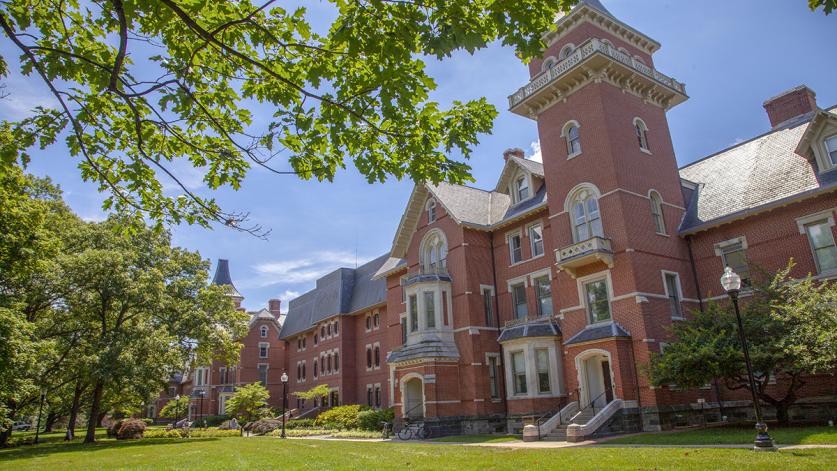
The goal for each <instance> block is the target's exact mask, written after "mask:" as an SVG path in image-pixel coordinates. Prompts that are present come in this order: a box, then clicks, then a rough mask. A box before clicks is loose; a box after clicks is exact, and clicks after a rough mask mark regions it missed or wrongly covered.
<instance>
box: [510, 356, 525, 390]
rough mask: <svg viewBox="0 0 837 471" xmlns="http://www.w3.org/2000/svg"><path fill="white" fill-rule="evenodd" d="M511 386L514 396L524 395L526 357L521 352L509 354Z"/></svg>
mask: <svg viewBox="0 0 837 471" xmlns="http://www.w3.org/2000/svg"><path fill="white" fill-rule="evenodd" d="M511 372H512V386H513V387H514V393H515V394H526V391H527V388H526V357H525V356H524V354H523V351H518V352H512V353H511Z"/></svg>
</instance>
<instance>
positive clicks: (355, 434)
mask: <svg viewBox="0 0 837 471" xmlns="http://www.w3.org/2000/svg"><path fill="white" fill-rule="evenodd" d="M331 436H332V437H336V438H381V432H370V431H367V430H341V431H339V432H334V433H332V434H331Z"/></svg>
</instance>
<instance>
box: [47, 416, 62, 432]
mask: <svg viewBox="0 0 837 471" xmlns="http://www.w3.org/2000/svg"><path fill="white" fill-rule="evenodd" d="M60 418H61V416H59V415H58V412H57V411H49V413H48V414H47V416H46V421H44V433H51V432H52V429H53V428H54V427H55V422H58V419H60Z"/></svg>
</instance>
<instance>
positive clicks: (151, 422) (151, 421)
mask: <svg viewBox="0 0 837 471" xmlns="http://www.w3.org/2000/svg"><path fill="white" fill-rule="evenodd" d="M142 421H143V422H145V425H151V424H153V423H154V419H149V418H145V419H142Z"/></svg>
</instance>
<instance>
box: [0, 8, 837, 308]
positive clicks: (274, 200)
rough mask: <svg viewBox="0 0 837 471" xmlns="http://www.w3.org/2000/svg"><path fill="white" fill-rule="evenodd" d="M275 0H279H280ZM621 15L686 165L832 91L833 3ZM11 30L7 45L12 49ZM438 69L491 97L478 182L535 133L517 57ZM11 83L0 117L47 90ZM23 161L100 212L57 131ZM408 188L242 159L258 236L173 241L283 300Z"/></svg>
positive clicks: (488, 183)
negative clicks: (776, 99)
mask: <svg viewBox="0 0 837 471" xmlns="http://www.w3.org/2000/svg"><path fill="white" fill-rule="evenodd" d="M280 3H281V2H280ZM305 3H306V4H307V5H308V6H309V11H310V14H311V15H312V16H313V18H312V20H313V21H314V22H315V23H320V24H324V23H327V20H328V19H329V18H330V17H331V15H332V13H331V12H329V11H328V4H324V3H322V2H315V1H311V2H305ZM603 3H604V5H605V6H606V7H607V8H608V9H609V10H610V11H611V12H612V13H613V14H614V15H615V16H616V17H617V18H619V19H621V20H622V21H624V22H626V23H628V24H630V25H631V26H633V27H634V28H636V29H638V30H640V31H642V32H643V33H645V34H647V35H649V36H651V37H652V38H654V39H656V40H657V41H659V42H660V43H661V44H662V48H661V49H660V51H658V52H657V53H656V55H655V65H656V66H657V68H658V69H659V70H660V71H661V72H663V73H665V74H667V75H669V76H672V77H675V78H676V79H677V80H679V81H681V82H684V83H685V84H686V90H687V93H688V94H689V96H690V99H689V100H688V101H687V102H685V103H684V104H681V105H679V106H677V107H676V108H674V109H673V110H671V111H670V112H669V115H668V116H669V124H670V128H671V134H672V138H673V141H674V149H675V152H676V155H677V160H678V162H679V163H680V165H684V164H686V163H689V162H691V161H694V160H696V159H699V158H701V157H704V156H706V155H709V154H711V153H714V152H717V151H719V150H721V149H724V148H726V147H729V146H730V145H733V144H735V143H736V142H740V141H741V140H745V139H749V138H751V137H753V136H755V135H758V134H761V133H763V132H765V131H767V130H768V128H769V123H768V120H767V115H766V114H765V112H764V110H763V108H762V103H763V101H764V100H765V99H766V98H769V97H771V96H773V95H776V94H777V93H779V92H782V91H784V90H786V89H789V88H792V87H794V86H797V85H799V84H803V83H804V84H806V85H808V86H809V87H810V88H812V89H813V90H814V91H815V92H816V93H817V102H818V104H819V105H820V106H821V107H827V106H832V105H835V104H837V61H835V56H834V45H835V44H837V14H833V15H831V16H828V17H826V16H825V15H823V13H822V12H816V13H812V12H811V11H810V10H808V8H807V1H806V0H783V1H778V0H773V1H769V2H765V1H763V0H761V1H759V0H746V1H745V0H740V1H739V0H726V1H723V0H722V1H717V0H713V1H700V2H683V1H655V0H604V1H603ZM7 43H8V41H2V42H1V43H0V53H2V54H3V56H4V57H12V56H16V55H17V53H16V52H14V51H12V50H10V48H9V45H8V44H7ZM428 72H429V73H430V75H431V76H432V77H434V78H435V79H436V82H437V84H438V88H437V90H436V91H435V92H434V93H433V95H432V96H433V99H435V100H437V101H439V102H441V103H442V104H449V103H450V102H451V101H452V100H467V99H476V98H479V97H482V96H485V97H487V99H488V100H489V101H490V102H492V103H493V104H494V105H495V106H496V107H497V109H498V110H499V111H500V115H499V117H498V118H497V120H496V122H495V127H494V131H493V133H492V134H491V135H486V136H482V137H481V141H480V144H479V146H477V148H476V150H475V152H474V155H473V157H472V160H471V162H470V163H471V165H472V166H473V167H474V177H475V178H476V180H477V182H476V186H478V187H481V188H489V187H493V185H494V183H495V179H496V177H497V176H498V175H499V172H500V170H501V168H502V163H503V159H502V151H503V150H504V149H506V148H508V147H522V148H524V149H526V150H527V152H529V153H532V152H533V149H534V148H535V147H536V145H537V129H536V126H535V123H534V121H531V120H528V119H525V118H522V117H519V116H517V115H513V114H511V113H509V112H508V111H507V110H506V108H507V96H508V95H509V94H510V93H512V92H513V91H514V90H516V89H517V88H518V87H520V86H522V85H524V84H525V83H526V82H527V79H528V73H527V68H526V66H524V65H523V64H521V63H520V62H519V61H518V60H517V59H516V58H515V57H514V54H513V52H512V51H511V50H510V49H508V48H502V47H499V46H493V47H490V48H488V49H486V50H483V51H480V52H479V53H477V54H475V55H473V56H471V55H469V54H465V53H462V54H456V55H455V56H454V57H453V58H450V59H447V60H445V61H442V62H437V61H435V60H433V59H431V60H428ZM6 83H7V85H8V91H9V92H11V93H12V95H11V97H9V98H8V99H6V100H2V101H0V118H1V119H15V118H19V117H21V116H24V115H25V114H26V113H27V110H29V109H31V107H33V106H36V105H38V104H49V103H50V100H49V98H48V97H47V95H46V91H45V89H44V88H43V86H42V85H41V83H40V82H39V81H38V80H37V79H35V78H33V77H32V78H30V77H21V76H20V75H16V74H12V75H10V77H9V78H8V80H7V81H6ZM32 157H33V158H32V163H31V164H30V166H29V171H30V172H32V173H35V174H37V175H49V176H50V177H52V178H53V180H54V181H56V182H57V183H59V184H60V185H61V187H62V188H63V189H64V192H65V199H66V200H67V202H68V203H69V204H70V206H71V207H72V208H73V209H74V210H75V211H76V212H77V213H78V214H79V215H81V216H82V217H84V218H86V219H90V220H97V219H101V218H103V217H104V213H103V212H102V211H101V208H100V205H101V201H102V199H103V196H102V195H100V194H99V193H97V191H96V187H95V186H94V185H92V184H88V183H84V182H82V181H81V178H80V176H79V172H78V170H77V169H76V168H75V165H76V164H77V162H76V161H75V159H72V158H70V157H68V153H67V151H66V148H65V147H64V146H63V144H62V145H56V146H53V147H51V148H49V149H46V150H44V151H39V150H34V151H33V152H32ZM181 170H182V172H183V173H182V174H181V175H185V180H186V182H187V183H188V184H189V185H190V186H192V187H194V188H198V189H199V188H200V187H201V181H200V175H199V174H198V173H197V172H195V171H190V169H188V168H186V169H181ZM411 189H412V182H410V181H401V182H399V181H395V180H393V181H390V182H387V183H385V184H374V185H370V184H368V183H367V182H366V180H365V179H364V178H362V177H361V176H360V175H359V174H358V172H357V171H355V170H354V169H352V168H349V169H347V170H346V171H344V172H340V173H339V174H338V176H337V178H336V179H335V182H334V183H319V182H316V181H300V180H297V179H295V177H291V176H276V175H271V174H268V173H266V172H264V171H259V170H255V169H254V170H253V171H252V172H251V174H250V175H249V176H248V177H247V179H246V181H245V182H244V184H243V187H242V189H241V190H240V191H238V192H233V191H223V192H220V193H219V194H218V195H217V197H218V200H219V202H220V203H221V204H222V206H223V207H224V208H225V209H227V210H246V211H249V212H250V213H251V216H252V219H253V221H254V222H256V223H258V224H261V225H262V226H264V227H268V228H271V229H272V234H271V236H270V238H269V240H267V241H263V240H258V239H255V238H253V237H251V236H248V235H245V234H242V233H239V232H235V231H232V230H229V229H224V228H216V229H214V230H206V229H202V228H199V227H188V226H181V227H173V228H172V232H173V237H174V243H175V244H177V245H180V246H183V247H186V248H189V249H192V250H197V251H199V252H200V254H201V255H202V256H203V257H204V258H208V259H211V260H212V261H213V265H214V263H215V260H216V259H218V258H228V259H230V267H231V272H232V277H233V281H234V283H235V284H236V286H237V287H238V289H239V291H241V292H242V294H244V296H245V297H246V299H245V301H244V305H245V306H246V307H247V308H248V309H257V308H259V307H261V306H264V305H265V304H266V302H267V300H268V299H269V298H275V297H278V298H280V299H282V301H283V305H284V306H283V310H284V308H286V306H287V302H288V300H290V299H292V298H293V297H295V296H297V295H298V294H300V293H303V292H305V291H307V290H309V289H311V288H312V287H313V286H314V281H315V280H316V279H317V278H318V277H320V276H322V275H324V274H325V273H327V272H329V271H331V270H333V269H335V268H337V267H339V266H349V267H352V266H354V265H355V262H356V261H357V262H358V263H363V262H365V261H367V260H370V259H372V258H374V257H377V256H378V255H381V254H384V253H386V252H388V251H389V248H390V244H391V242H392V238H393V235H394V233H395V229H396V227H397V225H398V222H399V220H400V218H401V213H402V211H403V209H404V206H405V204H406V202H407V198H408V197H409V194H410V191H411Z"/></svg>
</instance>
